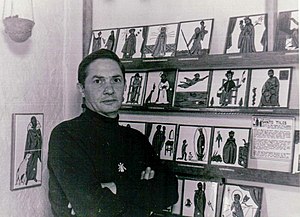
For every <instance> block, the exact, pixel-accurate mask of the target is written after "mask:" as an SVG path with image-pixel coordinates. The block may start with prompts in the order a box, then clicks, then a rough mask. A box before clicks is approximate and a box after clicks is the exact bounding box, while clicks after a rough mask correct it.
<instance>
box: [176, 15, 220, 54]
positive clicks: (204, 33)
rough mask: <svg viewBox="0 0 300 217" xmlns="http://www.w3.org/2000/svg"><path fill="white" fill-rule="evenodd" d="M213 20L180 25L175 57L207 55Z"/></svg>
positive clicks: (186, 22)
mask: <svg viewBox="0 0 300 217" xmlns="http://www.w3.org/2000/svg"><path fill="white" fill-rule="evenodd" d="M213 23H214V20H213V19H202V20H193V21H185V22H181V23H180V31H179V36H178V43H177V51H176V56H178V57H181V56H182V57H184V56H186V57H189V56H199V55H205V54H209V49H210V43H211V36H212V31H213Z"/></svg>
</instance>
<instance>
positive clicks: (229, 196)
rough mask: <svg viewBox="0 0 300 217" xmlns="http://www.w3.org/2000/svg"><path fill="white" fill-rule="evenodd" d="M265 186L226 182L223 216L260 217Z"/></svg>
mask: <svg viewBox="0 0 300 217" xmlns="http://www.w3.org/2000/svg"><path fill="white" fill-rule="evenodd" d="M262 195H263V188H261V187H253V186H245V185H234V184H225V186H224V191H223V198H222V209H221V216H244V217H260V211H261V204H262Z"/></svg>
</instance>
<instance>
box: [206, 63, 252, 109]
mask: <svg viewBox="0 0 300 217" xmlns="http://www.w3.org/2000/svg"><path fill="white" fill-rule="evenodd" d="M247 80H248V69H228V70H214V71H213V73H212V81H211V84H213V85H211V87H210V98H209V102H208V103H209V107H245V106H246V102H247V98H246V97H247V95H246V93H247Z"/></svg>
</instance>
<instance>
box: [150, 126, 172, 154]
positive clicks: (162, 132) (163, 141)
mask: <svg viewBox="0 0 300 217" xmlns="http://www.w3.org/2000/svg"><path fill="white" fill-rule="evenodd" d="M176 133H177V125H176V124H171V123H150V122H148V123H146V132H145V135H146V136H147V137H148V139H149V142H150V143H151V144H152V146H153V148H154V151H155V152H156V154H157V155H158V156H159V158H160V159H162V160H173V159H174V156H175V151H176Z"/></svg>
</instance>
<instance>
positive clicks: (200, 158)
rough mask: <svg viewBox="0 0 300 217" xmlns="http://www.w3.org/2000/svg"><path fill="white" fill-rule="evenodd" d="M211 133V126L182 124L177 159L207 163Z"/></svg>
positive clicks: (179, 160)
mask: <svg viewBox="0 0 300 217" xmlns="http://www.w3.org/2000/svg"><path fill="white" fill-rule="evenodd" d="M211 135H212V129H211V127H206V126H192V125H191V126H188V125H180V126H179V137H178V145H177V152H176V161H178V162H186V163H202V164H207V163H208V159H209V150H210V140H211Z"/></svg>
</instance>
